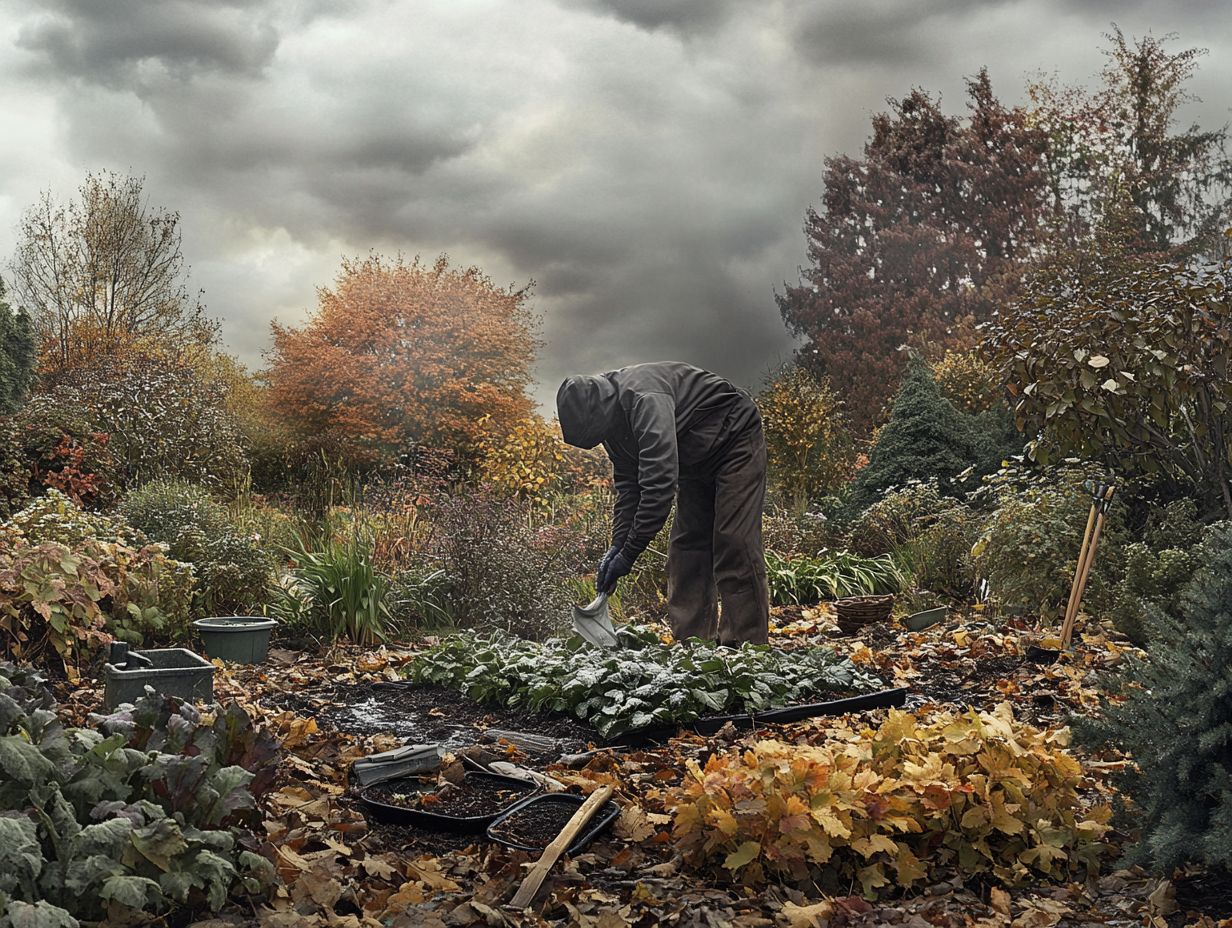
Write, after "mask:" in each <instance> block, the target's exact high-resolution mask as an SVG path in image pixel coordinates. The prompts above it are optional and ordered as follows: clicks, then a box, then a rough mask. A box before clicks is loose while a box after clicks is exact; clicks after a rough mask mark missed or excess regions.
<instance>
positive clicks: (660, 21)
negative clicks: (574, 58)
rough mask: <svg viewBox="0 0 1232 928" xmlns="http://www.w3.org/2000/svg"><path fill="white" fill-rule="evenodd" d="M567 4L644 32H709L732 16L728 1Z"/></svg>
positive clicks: (583, 0)
mask: <svg viewBox="0 0 1232 928" xmlns="http://www.w3.org/2000/svg"><path fill="white" fill-rule="evenodd" d="M563 3H564V5H566V6H571V7H574V8H577V9H584V10H593V11H595V12H598V13H602V14H605V15H608V16H613V17H615V18H616V19H619V20H621V21H623V22H627V23H632V24H633V25H635V26H638V27H640V28H642V29H672V30H674V31H677V32H679V33H682V34H685V35H689V34H692V33H697V32H707V31H709V30H712V29H714V28H715V27H716V26H717V25H719V24H720V23H721V22H723V21H724V20H725V19H726V18H727V17H728V15H729V13H730V7H731V6H732V3H731V2H729V0H563Z"/></svg>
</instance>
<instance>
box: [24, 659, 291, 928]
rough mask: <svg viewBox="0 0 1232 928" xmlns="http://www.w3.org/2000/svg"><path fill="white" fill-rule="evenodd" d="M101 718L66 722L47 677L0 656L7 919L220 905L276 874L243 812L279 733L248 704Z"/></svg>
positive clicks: (168, 703) (147, 915) (57, 920)
mask: <svg viewBox="0 0 1232 928" xmlns="http://www.w3.org/2000/svg"><path fill="white" fill-rule="evenodd" d="M96 721H97V722H98V724H99V725H100V728H101V730H94V729H86V728H65V727H64V726H63V725H62V724H61V722H60V721H59V719H58V718H57V716H56V712H55V702H54V700H53V699H52V697H51V695H50V693H49V692H48V690H47V688H46V687H45V685H44V684H43V681H42V679H41V678H39V677H38V676H36V675H35V674H32V673H30V672H29V671H27V670H24V669H21V668H18V667H15V666H14V665H12V664H0V774H2V776H0V928H8V926H10V925H37V926H47V928H56V926H76V925H77V924H78V921H77V920H78V919H85V920H90V921H100V920H103V921H107V922H109V923H128V922H132V921H139V920H140V921H145V920H149V919H151V918H153V917H156V916H158V915H162V914H164V913H167V912H169V911H170V910H172V909H173V908H178V907H184V908H187V909H189V910H201V909H209V910H211V911H217V910H218V909H220V908H221V907H222V906H223V904H224V903H225V902H226V900H227V898H228V896H229V895H230V894H232V893H233V892H240V893H257V892H260V891H261V890H262V889H263V888H264V887H266V886H267V885H268V884H269V883H270V882H271V881H272V879H273V875H274V874H273V867H272V866H271V864H270V862H269V860H268V859H267V858H266V857H265V856H263V855H262V853H260V852H261V850H262V848H261V845H260V844H259V842H258V841H257V839H256V837H255V836H254V835H253V834H252V832H251V831H249V830H248V829H246V828H240V827H236V825H237V824H238V823H240V822H241V821H242V820H244V819H245V818H246V817H247V816H249V815H251V814H252V813H253V811H254V810H255V806H256V796H255V795H254V793H253V790H252V786H253V785H254V783H256V782H258V780H259V779H260V778H261V777H262V775H263V774H264V770H262V769H260V768H265V767H271V766H272V760H273V758H274V756H275V754H276V746H275V744H274V742H273V741H272V740H271V739H270V738H269V736H268V735H265V734H263V733H256V732H255V731H253V729H252V726H251V722H250V720H248V717H247V716H246V715H245V714H244V713H243V712H242V710H239V709H237V708H228V709H222V708H221V707H219V708H218V709H217V711H216V713H215V716H214V718H213V720H212V721H210V722H208V723H207V722H206V721H205V720H204V719H202V717H201V716H199V715H198V714H197V713H196V710H194V709H192V708H191V707H184V706H182V705H180V704H179V703H178V701H175V700H164V699H162V698H160V697H147V698H144V699H141V700H138V701H137V704H136V705H135V706H134V707H132V708H131V709H129V710H125V711H124V712H122V713H118V714H117V715H114V716H109V717H106V718H101V719H96ZM234 761H240V762H248V763H250V764H252V766H254V767H257V768H259V770H258V772H257V773H256V774H254V773H253V772H252V771H250V770H248V769H245V767H243V766H240V765H239V764H238V763H235V762H234ZM266 779H267V780H268V777H267V778H266Z"/></svg>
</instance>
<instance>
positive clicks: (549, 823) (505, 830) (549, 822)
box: [492, 802, 603, 847]
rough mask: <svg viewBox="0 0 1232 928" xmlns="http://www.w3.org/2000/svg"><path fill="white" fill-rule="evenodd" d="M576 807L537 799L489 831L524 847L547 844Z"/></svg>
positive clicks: (562, 826)
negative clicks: (537, 800)
mask: <svg viewBox="0 0 1232 928" xmlns="http://www.w3.org/2000/svg"><path fill="white" fill-rule="evenodd" d="M578 808H579V807H578V806H576V805H574V804H573V803H565V802H536V803H533V804H531V805H529V806H526V807H525V808H522V809H518V811H516V812H514V813H513V814H512V815H510V816H509V817H508V818H507V819H505V820H504V821H502V822H500V824H498V825H497V826H496V827H494V828H493V829H492V834H494V835H500V836H501V837H502V838H504V839H505V840H506V841H514V842H516V843H517V844H525V845H526V846H527V847H547V846H548V845H549V844H551V843H552V839H553V838H555V837H556V836H557V835H558V834H560V830H561V829H562V828H564V827H565V825H566V824H568V822H569V819H571V818H573V813H574V812H576V811H577V810H578ZM599 811H600V813H602V811H603V810H602V809H600V810H599Z"/></svg>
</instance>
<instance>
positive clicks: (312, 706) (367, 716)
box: [279, 683, 596, 753]
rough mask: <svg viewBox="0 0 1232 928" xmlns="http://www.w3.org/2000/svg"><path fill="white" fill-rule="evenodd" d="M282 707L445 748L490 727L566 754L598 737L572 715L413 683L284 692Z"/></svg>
mask: <svg viewBox="0 0 1232 928" xmlns="http://www.w3.org/2000/svg"><path fill="white" fill-rule="evenodd" d="M280 702H281V703H282V705H280V706H279V708H286V709H293V710H295V711H296V712H298V713H300V714H302V715H311V716H312V717H314V718H315V719H316V720H317V724H318V725H320V726H322V727H328V728H333V729H335V730H338V731H346V732H351V733H353V734H360V735H376V734H390V735H394V736H395V737H398V738H401V739H403V740H404V741H405V742H406V743H407V744H432V743H439V744H442V745H443V746H444V747H445V748H446V750H450V749H454V748H461V747H466V746H467V745H471V744H475V743H476V742H477V741H479V740H480V739H481V737H482V735H483V733H484V732H486V731H488V730H489V729H493V728H495V729H501V730H505V731H520V732H526V733H528V734H533V735H539V736H542V737H547V738H554V739H557V740H558V741H559V742H560V748H561V753H565V752H569V751H576V750H580V749H582V748H584V747H585V745H586V744H587V743H588V742H590V741H594V740H595V739H596V735H595V732H594V730H593V729H591V728H589V727H587V726H586V725H583V724H582V723H580V722H578V721H577V720H575V719H572V718H569V717H568V716H562V715H555V716H547V715H541V714H538V713H534V712H526V711H519V710H517V709H496V708H494V707H492V706H483V705H480V704H478V703H475V702H472V701H471V700H469V699H467V698H466V697H465V696H463V695H462V694H460V693H458V692H457V691H456V690H450V689H444V688H442V687H435V686H423V685H420V684H414V683H365V684H351V685H347V686H338V687H333V688H331V689H328V690H324V691H321V692H308V693H303V694H284V695H283V696H282V698H281V699H280Z"/></svg>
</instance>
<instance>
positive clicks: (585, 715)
mask: <svg viewBox="0 0 1232 928" xmlns="http://www.w3.org/2000/svg"><path fill="white" fill-rule="evenodd" d="M618 634H619V636H620V638H621V642H622V644H623V645H624V648H623V649H622V650H618V651H609V650H605V649H603V648H596V647H594V646H592V645H589V644H586V643H585V642H583V641H580V640H579V639H576V638H573V639H569V640H564V639H559V638H553V639H549V640H548V641H545V642H542V643H536V642H533V641H526V640H524V639H520V638H511V637H509V636H507V635H503V634H499V633H497V634H492V635H487V636H481V635H457V636H454V637H451V638H448V639H446V640H445V641H442V642H441V643H440V644H439V645H437V646H436V647H434V648H431V649H430V650H428V651H425V652H423V653H422V654H420V655H418V656H417V657H416V658H415V660H414V661H412V662H411V664H410V665H409V669H408V674H409V676H410V677H411V679H412V680H415V681H416V682H419V683H434V684H438V685H442V686H449V687H453V688H456V689H459V690H460V691H461V692H462V693H463V694H464V695H466V696H467V697H469V698H471V699H473V700H475V701H476V702H483V703H493V704H496V705H502V706H511V707H512V706H524V707H526V708H528V709H531V710H534V711H542V712H567V713H569V714H571V715H574V716H576V717H577V718H579V719H582V720H584V721H587V722H589V723H590V724H591V725H593V726H594V727H595V729H596V730H597V731H598V732H599V734H601V735H603V736H604V737H605V738H613V737H615V736H617V735H620V734H623V733H624V732H627V731H630V730H633V729H637V728H644V727H646V726H649V725H660V724H662V725H666V724H676V723H688V722H692V721H694V720H696V719H698V718H700V717H702V716H704V715H714V714H723V713H733V712H742V711H753V712H759V711H764V710H766V709H770V708H775V707H779V706H785V705H791V704H794V703H798V702H800V701H803V700H806V699H809V698H812V697H815V696H820V695H822V694H827V693H848V692H852V691H857V690H870V689H874V688H876V687H877V686H878V685H879V681H877V680H876V679H875V678H873V677H871V676H868V675H866V674H864V673H862V672H861V671H859V670H857V669H856V668H855V667H854V666H853V665H852V664H851V662H850V661H848V660H847V659H845V658H840V657H838V656H837V655H836V654H835V653H834V652H833V651H830V650H828V649H824V648H808V649H800V650H795V651H775V650H772V649H771V648H769V647H767V646H765V645H750V644H745V645H742V646H741V647H739V648H727V647H722V646H719V645H712V644H708V643H705V642H702V641H699V640H697V639H691V640H689V641H686V642H679V643H677V644H675V645H672V646H666V645H664V644H663V642H662V640H661V639H660V637H659V633H658V631H656V630H655V629H654V628H651V627H646V626H622V627H621V628H620V630H619V632H618Z"/></svg>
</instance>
